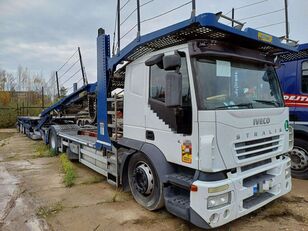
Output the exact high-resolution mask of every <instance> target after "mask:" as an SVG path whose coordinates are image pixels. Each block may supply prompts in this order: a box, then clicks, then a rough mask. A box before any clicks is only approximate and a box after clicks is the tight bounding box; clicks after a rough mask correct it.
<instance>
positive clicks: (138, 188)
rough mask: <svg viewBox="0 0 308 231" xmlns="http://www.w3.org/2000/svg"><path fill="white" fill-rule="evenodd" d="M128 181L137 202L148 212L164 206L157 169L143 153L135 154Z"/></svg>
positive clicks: (129, 169) (131, 161)
mask: <svg viewBox="0 0 308 231" xmlns="http://www.w3.org/2000/svg"><path fill="white" fill-rule="evenodd" d="M128 181H129V186H130V190H131V192H132V194H133V197H134V198H135V200H136V201H137V202H138V203H139V204H140V205H142V206H143V207H145V208H146V209H148V210H156V209H159V208H161V207H163V206H164V198H163V190H162V185H161V183H160V180H159V177H158V174H157V172H156V169H155V168H154V166H153V164H152V163H151V161H150V160H149V159H148V158H147V157H146V156H145V155H144V154H142V153H137V154H134V155H133V156H132V157H131V159H130V161H129V164H128Z"/></svg>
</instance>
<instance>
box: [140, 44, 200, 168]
mask: <svg viewBox="0 0 308 231" xmlns="http://www.w3.org/2000/svg"><path fill="white" fill-rule="evenodd" d="M176 52H177V53H178V54H179V55H180V56H181V68H180V70H179V72H180V74H181V78H182V106H181V107H167V106H166V105H165V93H166V79H165V77H166V76H165V75H166V73H167V71H166V70H164V69H163V67H162V65H156V64H155V65H153V66H150V67H148V73H149V74H148V87H147V91H148V92H147V107H146V142H147V143H151V144H153V145H155V146H156V147H157V148H159V149H160V150H161V151H162V153H163V154H164V156H165V157H166V159H167V161H169V162H172V163H176V164H179V165H183V166H187V167H190V168H194V169H198V122H197V110H196V103H195V98H194V97H192V96H194V90H193V87H192V86H193V82H192V78H191V77H192V71H191V67H190V60H189V58H188V57H189V56H188V51H187V49H179V50H177V51H176ZM174 53H175V51H174V50H173V51H170V52H167V53H164V54H162V55H172V54H174ZM149 58H150V57H149Z"/></svg>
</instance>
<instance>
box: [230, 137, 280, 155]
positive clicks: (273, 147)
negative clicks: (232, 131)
mask: <svg viewBox="0 0 308 231" xmlns="http://www.w3.org/2000/svg"><path fill="white" fill-rule="evenodd" d="M281 140H282V139H281V137H280V136H279V135H276V136H271V137H266V138H262V139H256V140H249V141H244V142H239V143H236V144H235V152H236V156H237V158H238V159H239V160H244V159H248V158H252V157H255V156H259V155H264V154H268V153H271V152H274V151H277V150H278V148H279V147H280V146H281V143H280V141H281Z"/></svg>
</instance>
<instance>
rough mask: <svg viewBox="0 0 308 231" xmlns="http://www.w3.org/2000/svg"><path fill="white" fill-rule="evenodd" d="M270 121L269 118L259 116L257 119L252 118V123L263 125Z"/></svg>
mask: <svg viewBox="0 0 308 231" xmlns="http://www.w3.org/2000/svg"><path fill="white" fill-rule="evenodd" d="M270 122H271V119H270V118H259V119H254V120H253V125H255V126H256V125H265V124H269V123H270Z"/></svg>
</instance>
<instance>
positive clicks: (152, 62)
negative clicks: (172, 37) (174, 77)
mask: <svg viewBox="0 0 308 231" xmlns="http://www.w3.org/2000/svg"><path fill="white" fill-rule="evenodd" d="M163 57H164V54H159V55H154V56H152V57H151V58H149V59H148V60H147V61H145V65H146V66H148V67H150V66H154V65H155V64H156V65H157V66H158V67H159V68H160V69H163V68H164V67H163Z"/></svg>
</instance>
